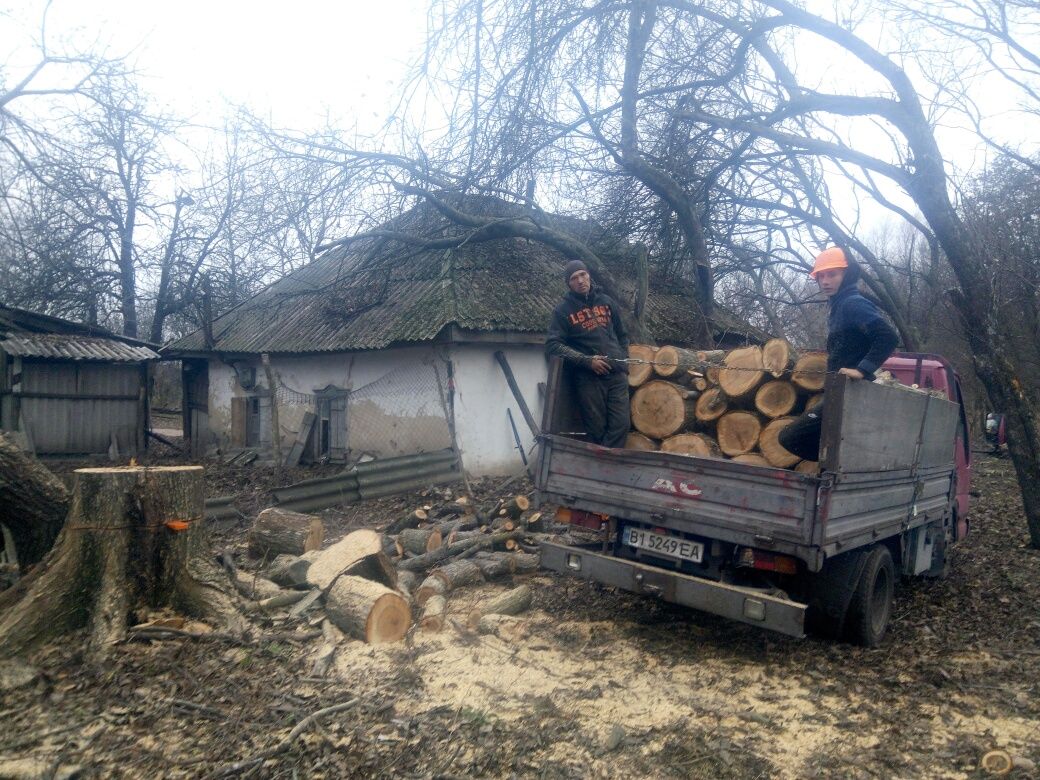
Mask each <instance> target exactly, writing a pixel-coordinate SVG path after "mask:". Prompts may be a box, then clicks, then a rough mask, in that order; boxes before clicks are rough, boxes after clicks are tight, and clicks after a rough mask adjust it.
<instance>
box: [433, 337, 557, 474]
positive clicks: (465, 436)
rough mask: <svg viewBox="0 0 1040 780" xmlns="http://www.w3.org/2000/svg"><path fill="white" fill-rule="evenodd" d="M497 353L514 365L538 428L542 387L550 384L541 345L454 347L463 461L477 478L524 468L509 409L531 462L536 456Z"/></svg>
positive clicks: (540, 416) (518, 380) (456, 399)
mask: <svg viewBox="0 0 1040 780" xmlns="http://www.w3.org/2000/svg"><path fill="white" fill-rule="evenodd" d="M496 349H501V350H502V351H503V352H504V353H505V355H506V358H507V359H508V360H509V365H510V367H511V368H512V369H513V376H515V377H516V382H517V384H518V385H519V386H520V392H521V394H522V395H523V396H524V400H525V401H527V406H528V408H529V409H530V410H531V413H532V414H533V415H534V419H535V422H537V423H538V424H539V425H541V422H542V406H543V402H542V399H541V398H540V397H539V393H538V383H539V382H544V381H545V378H546V374H547V370H548V368H547V364H546V361H545V355H544V352H543V348H542V347H541V346H536V345H524V346H512V347H496V346H491V345H488V346H483V345H481V346H455V347H452V348H451V358H452V361H453V363H454V368H455V427H456V435H457V436H458V439H459V449H460V450H462V462H463V463H464V464H465V466H466V470H467V471H468V472H469V473H470V474H473V475H481V476H483V475H506V474H516V473H517V472H519V471H520V470H521V469H522V468H523V462H522V461H521V460H520V453H519V452H518V451H517V449H516V444H515V442H514V440H513V431H512V429H511V428H510V427H509V419H508V417H507V416H506V408H507V407H508V408H510V409H512V411H513V420H514V421H515V422H516V429H517V431H519V433H520V441H521V442H522V443H523V446H524V451H525V452H527V453H529V454H528V458H529V459H530V458H532V457H533V453H531V447H532V445H533V443H534V436H533V435H532V434H531V431H530V429H529V428H528V427H527V423H526V422H524V416H523V414H521V412H520V407H519V406H518V405H517V403H516V400H515V399H514V398H513V394H512V393H511V392H510V390H509V385H508V384H507V383H506V378H505V376H504V375H503V373H502V369H501V368H500V367H499V365H498V362H497V361H496V360H495V350H496Z"/></svg>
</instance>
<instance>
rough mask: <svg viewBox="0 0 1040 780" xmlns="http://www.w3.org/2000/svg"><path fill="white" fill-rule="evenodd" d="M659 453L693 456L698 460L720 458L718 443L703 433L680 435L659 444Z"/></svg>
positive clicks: (720, 451) (720, 452)
mask: <svg viewBox="0 0 1040 780" xmlns="http://www.w3.org/2000/svg"><path fill="white" fill-rule="evenodd" d="M661 452H674V453H675V454H677V455H695V456H696V457H699V458H721V457H722V450H721V449H719V443H718V442H717V441H715V440H714V439H713V438H711V437H710V436H708V435H706V434H703V433H680V434H678V435H677V436H671V437H669V438H667V439H665V440H664V441H663V442H661Z"/></svg>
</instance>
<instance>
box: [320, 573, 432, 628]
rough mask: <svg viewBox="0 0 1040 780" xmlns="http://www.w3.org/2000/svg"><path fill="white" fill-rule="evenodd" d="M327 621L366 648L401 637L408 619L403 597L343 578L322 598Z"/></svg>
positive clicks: (376, 585) (375, 584)
mask: <svg viewBox="0 0 1040 780" xmlns="http://www.w3.org/2000/svg"><path fill="white" fill-rule="evenodd" d="M325 612H326V614H327V615H328V616H329V620H331V621H332V622H333V623H335V624H336V625H337V626H338V627H339V628H341V629H343V630H344V631H346V632H347V633H348V634H350V635H351V636H355V637H357V638H358V639H363V640H365V641H366V642H368V643H369V644H373V645H376V644H380V643H382V642H396V641H397V640H399V639H401V638H403V637H404V635H405V633H406V632H407V631H408V627H409V626H410V625H411V622H412V617H411V612H410V611H409V609H408V602H407V601H406V600H405V598H404V596H402V595H401V594H400V593H398V592H397V591H394V590H390V588H388V587H386V586H385V585H380V584H379V583H378V582H372V581H371V580H366V579H363V578H362V577H353V576H350V575H349V574H348V575H344V576H342V577H340V578H339V579H337V580H336V581H335V583H334V584H333V585H332V587H331V588H330V589H329V592H328V593H327V594H326V596H325Z"/></svg>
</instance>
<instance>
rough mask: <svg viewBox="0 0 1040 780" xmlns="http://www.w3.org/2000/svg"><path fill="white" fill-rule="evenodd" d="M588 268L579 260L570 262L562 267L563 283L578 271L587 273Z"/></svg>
mask: <svg viewBox="0 0 1040 780" xmlns="http://www.w3.org/2000/svg"><path fill="white" fill-rule="evenodd" d="M588 270H589V267H588V266H587V265H585V263H583V262H581V260H571V261H570V262H569V263H567V265H565V266H564V267H563V281H565V282H569V281H570V280H571V277H572V276H574V274H576V273H577V272H578V271H588Z"/></svg>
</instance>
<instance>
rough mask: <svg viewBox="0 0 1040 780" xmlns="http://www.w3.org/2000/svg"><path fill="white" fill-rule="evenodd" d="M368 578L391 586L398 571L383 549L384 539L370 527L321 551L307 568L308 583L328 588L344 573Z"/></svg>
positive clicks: (326, 589) (395, 582)
mask: <svg viewBox="0 0 1040 780" xmlns="http://www.w3.org/2000/svg"><path fill="white" fill-rule="evenodd" d="M345 574H350V575H355V576H358V577H366V578H368V579H372V580H374V581H376V582H380V583H382V584H383V585H386V586H387V587H389V588H393V587H395V586H396V585H397V570H396V569H395V568H394V565H393V564H392V563H391V562H390V559H389V558H387V557H386V554H385V553H384V552H383V538H382V536H381V535H380V534H378V533H376V532H375V531H372V530H370V529H367V528H366V529H361V530H359V531H353V532H351V533H349V534H347V535H346V536H344V537H343V538H342V539H340V540H339V541H338V542H336V543H335V544H334V545H332V546H331V547H328V548H326V549H324V550H321V551H319V552H318V555H317V556H316V557H315V559H314V560H313V561H312V562H311V565H310V567H309V568H308V569H307V582H308V583H309V584H310V585H312V586H314V587H316V588H321V589H322V590H323V591H328V590H329V588H330V587H331V586H332V584H333V583H334V582H335V581H336V580H337V578H339V577H341V576H343V575H345Z"/></svg>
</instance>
